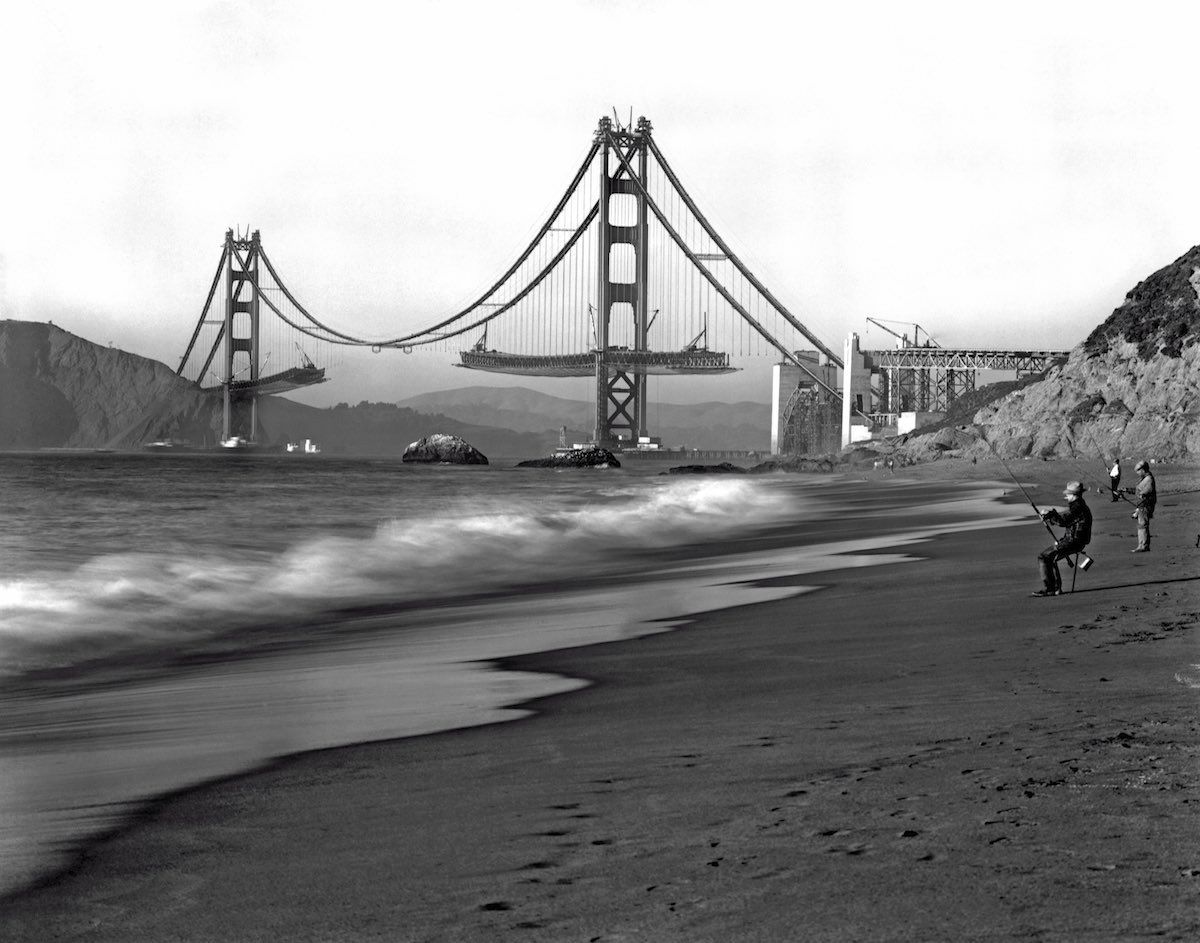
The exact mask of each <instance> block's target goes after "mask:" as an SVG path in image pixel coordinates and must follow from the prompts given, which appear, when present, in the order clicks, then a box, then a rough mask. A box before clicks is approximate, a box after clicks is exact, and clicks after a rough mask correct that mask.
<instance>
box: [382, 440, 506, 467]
mask: <svg viewBox="0 0 1200 943" xmlns="http://www.w3.org/2000/svg"><path fill="white" fill-rule="evenodd" d="M400 461H402V462H424V463H426V464H440V465H486V464H487V463H488V460H487V456H486V455H484V454H483V453H482V452H480V451H479V449H477V448H475V446H473V445H471V443H469V442H467V441H466V440H465V439H462V438H460V437H459V436H456V435H446V434H445V433H443V432H435V433H433V434H432V435H427V436H422V437H421V438H420V439H418V440H417V441H416V442H413V443H410V444H409V446H408V448H406V449H405V450H404V455H403V456H401V458H400Z"/></svg>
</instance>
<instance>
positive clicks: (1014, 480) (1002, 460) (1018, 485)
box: [975, 433, 1069, 563]
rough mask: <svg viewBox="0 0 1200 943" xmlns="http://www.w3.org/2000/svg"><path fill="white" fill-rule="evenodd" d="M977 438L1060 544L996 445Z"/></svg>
mask: <svg viewBox="0 0 1200 943" xmlns="http://www.w3.org/2000/svg"><path fill="white" fill-rule="evenodd" d="M975 438H977V439H979V440H980V441H982V442H983V443H984V445H986V446H987V447H988V448H989V449H990V450H991V453H992V454H993V455H995V456H996V461H998V462H999V463H1000V464H1001V465H1003V466H1004V470H1005V471H1006V472H1008V477H1009V478H1011V479H1012V480H1013V484H1014V485H1016V486H1017V487H1018V488H1020V489H1021V494H1023V495H1025V500H1026V501H1028V502H1029V506H1030V507H1031V508H1033V513H1034V514H1036V515H1037V516H1038V520H1039V521H1041V522H1042V526H1043V527H1045V528H1046V533H1048V534H1049V535H1050V538H1051V539H1052V540H1053V541H1054V542H1055V543H1056V544H1057V543H1058V535H1057V534H1055V533H1054V531H1053V530H1052V529H1051V527H1050V522H1049V521H1048V520H1046V518H1045V517H1044V516H1043V514H1042V511H1041V509H1039V508H1038V506H1037V505H1036V504H1034V503H1033V498H1032V497H1031V496H1030V494H1029V492H1028V491H1026V490H1025V486H1024V485H1023V484H1021V482H1020V480H1019V479H1018V478H1017V476H1016V475H1014V474H1013V470H1012V469H1011V468H1009V467H1008V462H1006V461H1004V459H1003V458H1002V457H1001V456H1000V453H999V452H997V451H996V447H995V446H994V445H992V443H991V442H989V441H988V440H987V439H986V438H984V436H982V435H980V434H978V433H976V435H975ZM1068 563H1069V561H1068Z"/></svg>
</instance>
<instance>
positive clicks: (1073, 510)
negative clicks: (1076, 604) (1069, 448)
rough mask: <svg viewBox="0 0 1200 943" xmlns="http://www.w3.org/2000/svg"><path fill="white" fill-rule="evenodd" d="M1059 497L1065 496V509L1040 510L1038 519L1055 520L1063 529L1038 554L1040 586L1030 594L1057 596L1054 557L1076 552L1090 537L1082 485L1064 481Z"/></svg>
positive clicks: (1088, 511)
mask: <svg viewBox="0 0 1200 943" xmlns="http://www.w3.org/2000/svg"><path fill="white" fill-rule="evenodd" d="M1063 497H1064V498H1066V500H1067V509H1066V511H1064V512H1062V513H1059V511H1058V510H1057V509H1054V508H1051V509H1050V510H1049V511H1045V512H1043V514H1042V520H1044V521H1045V522H1046V523H1047V524H1057V525H1058V526H1059V527H1064V528H1066V530H1065V532H1064V533H1063V535H1062V536H1061V537H1060V538H1058V540H1056V541H1055V542H1054V546H1052V547H1047V548H1046V549H1045V550H1043V551H1042V552H1041V553H1040V554H1038V563H1039V564H1040V565H1041V569H1042V588H1041V589H1039V590H1038V591H1037V592H1035V593H1033V595H1034V596H1061V595H1062V574H1060V573H1059V572H1058V561H1059V560H1063V559H1066V558H1067V557H1069V556H1071V555H1072V554H1075V553H1079V551H1080V550H1082V549H1083V548H1084V547H1086V546H1087V545H1088V541H1090V540H1091V539H1092V511H1091V509H1090V508H1089V507H1088V506H1087V504H1086V503H1085V502H1084V500H1083V485H1082V484H1081V483H1080V482H1078V481H1068V482H1067V486H1066V487H1065V488H1063Z"/></svg>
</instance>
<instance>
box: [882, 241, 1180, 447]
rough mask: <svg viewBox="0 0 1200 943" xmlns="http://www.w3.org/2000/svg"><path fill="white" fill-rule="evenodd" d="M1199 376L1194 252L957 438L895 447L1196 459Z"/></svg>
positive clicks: (916, 439)
mask: <svg viewBox="0 0 1200 943" xmlns="http://www.w3.org/2000/svg"><path fill="white" fill-rule="evenodd" d="M1197 378H1200V246H1197V247H1196V248H1193V249H1191V250H1189V251H1188V252H1187V253H1185V254H1184V255H1183V256H1181V257H1180V258H1178V259H1176V260H1175V261H1174V262H1172V263H1171V264H1170V265H1168V266H1166V267H1164V268H1162V269H1160V270H1159V271H1157V272H1155V273H1154V274H1153V275H1151V276H1150V277H1149V278H1146V279H1145V280H1144V281H1142V282H1139V283H1138V285H1137V286H1136V287H1134V288H1133V290H1132V291H1130V292H1129V294H1128V295H1127V296H1126V297H1125V301H1124V303H1122V304H1121V306H1120V307H1118V308H1117V309H1116V310H1115V311H1113V313H1112V315H1111V316H1110V317H1109V318H1108V319H1107V320H1106V321H1104V323H1102V324H1100V325H1099V326H1098V327H1097V328H1096V329H1095V330H1094V331H1093V332H1092V333H1091V335H1089V337H1088V338H1087V339H1086V340H1085V341H1084V342H1083V343H1082V344H1080V345H1079V346H1077V347H1076V348H1075V349H1074V350H1072V351H1071V353H1070V356H1069V357H1068V358H1067V360H1066V361H1065V362H1064V363H1061V364H1057V365H1055V366H1052V367H1051V368H1050V369H1049V370H1047V371H1046V373H1045V374H1044V375H1043V376H1042V377H1041V379H1040V380H1038V381H1037V382H1032V383H1029V384H1028V385H1025V386H1023V387H1021V388H1019V389H1015V390H1013V391H1011V392H1009V393H1008V394H1007V395H1005V396H1002V397H1000V398H998V399H996V400H994V401H993V402H990V403H988V404H986V405H982V406H981V407H980V408H979V409H978V410H977V411H976V412H975V413H974V414H973V415H972V416H971V417H970V418H969V420H968V421H964V422H963V423H962V425H961V427H960V428H959V430H958V432H959V434H958V435H957V436H954V435H951V437H950V439H949V440H947V439H946V437H945V430H940V431H939V432H938V433H936V434H935V436H941V438H935V437H934V436H930V435H928V434H922V435H914V436H910V437H909V438H908V439H907V440H906V441H904V442H903V443H902V444H901V445H900V446H899V448H900V450H901V451H902V452H903V454H904V455H905V456H906V457H907V458H909V459H911V460H912V461H922V460H928V459H929V458H931V457H938V456H939V455H940V454H951V453H952V454H955V455H965V456H982V455H984V454H986V453H987V452H988V451H989V450H990V448H995V450H996V451H997V452H998V453H999V454H1000V455H1001V456H1002V457H1004V458H1023V457H1027V456H1028V457H1034V458H1056V457H1068V456H1087V457H1089V458H1095V459H1104V458H1105V457H1112V456H1126V457H1128V456H1137V457H1146V458H1162V459H1175V460H1179V459H1195V458H1197V457H1200V380H1198V379H1197ZM983 389H986V387H985V388H983ZM960 418H963V419H965V417H960ZM989 443H990V445H989Z"/></svg>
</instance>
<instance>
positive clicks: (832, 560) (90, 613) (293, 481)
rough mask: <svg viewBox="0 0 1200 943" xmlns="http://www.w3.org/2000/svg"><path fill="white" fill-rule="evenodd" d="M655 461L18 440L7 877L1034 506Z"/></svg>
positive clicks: (962, 491)
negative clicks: (534, 670) (183, 804)
mask: <svg viewBox="0 0 1200 943" xmlns="http://www.w3.org/2000/svg"><path fill="white" fill-rule="evenodd" d="M660 468H661V466H658V465H653V464H651V465H646V466H634V467H632V468H623V469H620V470H611V469H610V470H548V469H517V468H514V467H510V466H506V465H493V466H487V467H446V466H442V467H428V466H413V465H403V464H401V463H400V462H399V461H396V460H378V461H371V460H361V459H360V460H349V459H338V458H335V457H331V456H325V455H317V456H308V455H294V454H293V455H260V454H236V455H221V454H184V455H158V454H153V455H151V454H117V453H108V454H101V453H36V454H16V453H14V454H0V893H4V892H6V891H11V890H14V889H17V888H19V887H20V886H22V885H23V884H24V883H26V882H28V881H30V880H32V879H34V878H36V877H38V876H39V875H44V874H47V873H52V872H53V871H54V870H55V869H56V868H60V867H62V866H63V865H64V864H65V863H67V862H68V861H69V860H70V856H71V855H72V854H73V853H74V852H75V851H76V850H77V849H78V848H79V847H80V845H81V844H82V843H84V842H86V841H87V840H88V839H89V838H90V837H93V836H95V835H97V834H100V833H103V832H105V831H107V830H110V829H112V828H114V827H116V826H119V825H120V824H121V823H122V822H123V821H124V820H126V819H127V818H128V817H129V816H130V815H132V814H133V813H135V812H136V811H137V809H138V808H140V807H141V806H142V805H143V804H144V803H145V802H146V801H147V800H150V799H152V798H154V797H156V796H159V795H162V794H164V793H168V792H171V791H174V790H178V789H182V788H186V787H188V786H192V785H195V784H197V783H200V782H203V781H206V780H211V779H214V778H218V777H222V776H227V775H230V774H233V773H237V772H240V771H245V770H249V769H252V768H254V767H255V766H258V765H261V764H263V763H264V762H267V761H269V760H271V759H273V758H276V757H279V756H283V755H287V754H290V753H296V752H301V751H304V750H311V749H319V748H323V747H330V746H336V745H341V744H346V743H353V742H361V741H366V740H372V739H382V738H390V737H398V736H407V735H414V734H420V733H427V732H431V731H436V730H441V729H449V728H452V727H458V726H466V725H472V724H484V723H491V722H495V721H497V720H501V719H506V718H515V717H520V716H524V714H525V713H526V712H525V711H524V710H523V709H521V708H520V707H519V704H520V703H521V702H522V701H526V700H528V699H530V698H532V697H539V696H544V695H548V694H553V693H563V692H567V691H570V690H573V689H575V688H578V687H580V686H582V684H583V682H581V681H579V680H578V679H572V678H565V677H555V676H548V675H535V674H531V673H527V672H517V671H511V670H500V669H499V668H497V667H496V666H495V665H494V664H492V663H493V662H494V661H495V660H496V659H500V658H504V657H507V656H512V655H518V654H521V653H526V652H532V651H546V650H552V649H556V648H562V647H570V646H576V645H585V644H592V643H594V642H599V641H608V640H615V639H622V638H631V637H636V636H638V635H645V634H649V633H652V632H661V631H669V630H671V629H673V628H676V627H678V626H680V625H681V624H684V623H686V620H687V617H688V616H689V615H692V614H695V613H697V612H703V611H711V610H716V609H720V608H724V607H728V606H738V605H743V604H747V603H752V602H757V601H762V600H766V599H774V598H780V597H783V596H787V595H794V594H797V593H800V592H803V588H802V587H790V588H788V587H779V586H761V585H758V584H757V581H761V580H763V579H765V578H767V577H776V576H783V575H797V574H804V573H819V572H821V571H822V570H826V571H827V570H830V569H834V568H842V567H847V566H859V565H861V566H867V565H879V564H881V563H886V562H892V561H899V560H906V559H913V557H912V556H911V555H907V554H906V553H904V552H903V550H904V548H905V547H908V546H910V545H913V544H917V543H919V542H920V541H921V540H924V539H927V538H928V537H929V536H931V535H933V534H936V533H939V532H945V531H948V530H954V529H959V528H963V527H979V526H994V525H996V524H998V523H1001V522H1003V521H1006V520H1010V519H1011V517H1012V511H1011V509H1010V508H1008V507H1005V506H1003V505H1000V504H999V503H998V502H996V501H995V500H994V499H995V498H996V497H998V495H999V493H1000V491H999V489H997V488H992V487H990V486H984V485H978V484H976V485H971V486H961V487H958V488H948V487H947V486H946V485H945V484H944V483H939V484H937V485H936V486H934V485H920V484H915V483H903V482H899V481H893V482H890V483H887V484H874V485H864V484H863V483H859V482H853V481H845V480H841V479H838V478H836V477H834V476H797V475H791V476H788V475H779V476H762V477H760V476H712V477H705V476H695V477H693V476H687V477H674V476H671V477H664V476H660V475H658V474H657V472H658V471H659V470H660ZM849 516H852V517H854V518H855V519H856V520H858V521H860V522H862V521H866V522H867V524H868V526H867V531H868V532H869V534H870V536H869V537H867V538H861V537H859V538H856V539H853V540H848V539H845V538H844V536H843V535H842V531H843V530H844V528H843V527H841V526H840V524H839V522H841V521H844V520H845V519H846V518H847V517H849ZM860 530H861V528H860ZM880 547H892V548H895V550H896V552H894V553H879V552H877V551H878V549H879V548H880ZM866 551H874V552H872V553H869V554H868V553H866Z"/></svg>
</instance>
